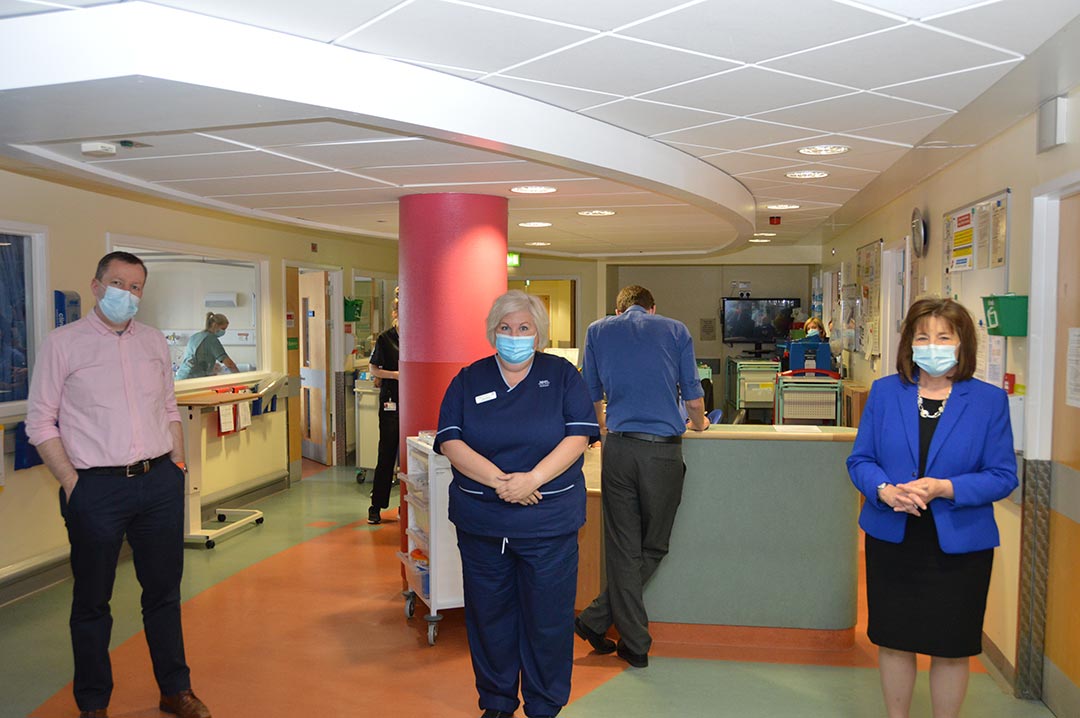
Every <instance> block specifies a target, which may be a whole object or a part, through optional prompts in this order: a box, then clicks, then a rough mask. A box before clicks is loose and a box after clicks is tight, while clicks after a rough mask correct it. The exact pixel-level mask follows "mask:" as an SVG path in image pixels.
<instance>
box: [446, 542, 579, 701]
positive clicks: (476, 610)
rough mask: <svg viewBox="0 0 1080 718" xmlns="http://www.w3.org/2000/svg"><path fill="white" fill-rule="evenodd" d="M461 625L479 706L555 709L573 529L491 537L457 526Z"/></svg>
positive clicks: (566, 671) (570, 611) (567, 660)
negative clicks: (461, 580)
mask: <svg viewBox="0 0 1080 718" xmlns="http://www.w3.org/2000/svg"><path fill="white" fill-rule="evenodd" d="M457 535H458V548H459V549H460V550H461V568H462V574H463V576H464V587H465V627H466V631H467V633H468V637H469V650H470V652H471V654H472V663H473V671H474V672H475V674H476V690H477V692H478V693H479V694H480V701H479V703H480V708H481V709H482V710H488V709H491V710H499V711H505V712H507V713H513V712H514V711H515V710H517V707H518V703H519V702H518V688H519V686H520V688H521V696H522V698H524V700H525V715H526V716H530V717H537V716H555V715H558V713H559V711H560V710H561V709H562V707H563V706H564V705H566V703H567V701H568V700H570V673H571V671H572V669H573V662H574V596H575V594H576V592H577V564H578V545H577V532H576V531H575V532H573V533H569V534H563V535H561V536H551V537H545V538H509V539H502V538H493V537H489V536H478V535H476V534H470V533H468V532H467V531H462V530H461V529H460V528H458V531H457Z"/></svg>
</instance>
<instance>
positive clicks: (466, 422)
mask: <svg viewBox="0 0 1080 718" xmlns="http://www.w3.org/2000/svg"><path fill="white" fill-rule="evenodd" d="M487 337H488V341H489V342H490V343H491V345H492V346H493V347H494V348H495V350H496V353H495V355H493V356H489V357H486V358H484V359H481V360H479V361H477V362H474V363H473V364H471V365H469V366H467V367H465V368H464V369H462V370H461V371H460V372H459V373H458V375H457V376H456V377H454V379H453V381H452V382H451V383H450V386H449V387H448V388H447V390H446V394H445V396H444V397H443V401H442V407H441V409H440V411H439V430H438V434H437V435H436V437H435V450H436V451H438V452H439V453H441V454H444V455H445V456H446V457H447V458H448V459H449V460H450V463H451V464H452V466H453V472H454V480H453V482H452V483H451V485H450V509H449V510H450V520H451V521H452V522H453V523H454V525H455V526H456V527H457V536H458V548H459V549H460V551H461V565H462V573H463V576H464V588H465V622H466V630H467V633H468V638H469V649H470V652H471V654H472V663H473V671H474V673H475V675H476V689H477V692H478V693H479V697H480V700H479V706H480V708H481V709H482V710H483V711H484V712H483V718H508V717H509V716H512V715H513V713H514V711H515V710H517V708H518V705H519V700H518V690H519V687H520V691H521V697H522V698H523V699H524V703H525V715H526V716H529V717H530V718H542V717H543V716H555V715H558V713H559V711H560V710H561V709H562V707H563V706H564V705H566V703H567V701H568V700H569V698H570V674H571V669H572V667H573V654H574V647H573V641H574V596H575V593H576V588H577V564H578V546H577V533H578V529H579V528H581V526H582V525H583V524H584V523H585V477H584V474H583V473H582V466H583V464H584V458H583V454H584V452H585V451H586V449H587V448H588V446H589V443H590V442H591V440H592V438H593V437H597V436H598V435H599V433H600V432H599V425H598V424H597V421H596V413H595V411H594V409H593V404H592V401H590V399H589V393H588V390H587V389H586V387H585V382H584V381H583V380H582V378H581V376H580V374H579V373H578V371H577V370H576V369H575V368H574V366H573V365H572V364H570V363H569V362H568V361H566V360H565V359H563V358H561V357H557V356H554V355H552V354H544V353H541V352H540V351H539V350H541V349H543V348H544V347H545V346H547V343H548V317H547V311H546V310H545V308H544V306H543V304H542V303H541V302H540V300H539V299H537V298H536V297H534V296H530V295H527V294H525V293H524V292H520V291H516V290H513V291H510V292H507V293H506V294H504V295H502V296H501V297H499V298H498V299H496V300H495V303H494V305H493V306H492V308H491V311H490V312H489V313H488V319H487Z"/></svg>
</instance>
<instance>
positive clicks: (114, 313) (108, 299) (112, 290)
mask: <svg viewBox="0 0 1080 718" xmlns="http://www.w3.org/2000/svg"><path fill="white" fill-rule="evenodd" d="M97 305H98V308H99V309H100V310H101V313H102V314H104V315H105V317H106V318H107V319H108V320H109V321H110V322H112V323H113V324H123V323H124V322H126V321H128V320H129V319H131V318H132V317H134V316H135V312H137V311H139V298H138V297H136V296H135V295H134V294H132V293H131V292H129V291H127V290H124V289H120V288H119V287H113V286H108V287H105V296H103V297H102V298H101V299H99V300H98V303H97Z"/></svg>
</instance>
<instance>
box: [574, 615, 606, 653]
mask: <svg viewBox="0 0 1080 718" xmlns="http://www.w3.org/2000/svg"><path fill="white" fill-rule="evenodd" d="M574 633H576V634H578V636H580V637H581V638H582V639H584V640H586V641H588V642H589V645H591V646H592V647H593V650H594V651H596V652H597V653H600V654H602V655H603V654H608V653H611V652H613V651H614V650H615V641H613V640H611V639H610V638H608V637H607V636H605V635H604V634H603V633H597V632H596V631H594V630H592V629H591V628H589V627H588V626H586V625H585V624H584V623H582V622H581V617H580V616H578V617H577V618H575V619H574Z"/></svg>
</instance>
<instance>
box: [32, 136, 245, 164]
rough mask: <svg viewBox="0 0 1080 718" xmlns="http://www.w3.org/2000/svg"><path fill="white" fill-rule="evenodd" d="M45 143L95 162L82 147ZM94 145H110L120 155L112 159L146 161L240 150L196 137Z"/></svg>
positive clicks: (143, 138) (111, 139) (75, 157)
mask: <svg viewBox="0 0 1080 718" xmlns="http://www.w3.org/2000/svg"><path fill="white" fill-rule="evenodd" d="M121 140H126V141H131V142H135V143H138V144H140V145H147V146H146V147H123V146H121V145H120V141H121ZM84 141H86V140H79V141H75V142H43V143H41V146H42V147H44V148H46V149H49V150H51V151H53V152H56V153H57V154H59V155H61V156H63V157H67V158H69V159H73V160H79V161H80V162H92V161H93V160H94V159H98V158H94V157H89V156H86V155H84V154H83V153H82V143H83V142H84ZM91 141H94V142H106V143H109V144H112V145H114V146H115V147H116V155H115V156H114V157H111V158H109V159H117V160H122V159H128V160H130V159H142V158H146V157H169V156H174V155H191V154H208V153H213V152H234V151H236V150H239V149H240V148H239V147H237V146H236V145H231V144H229V143H228V142H222V141H220V140H214V139H210V138H207V137H201V136H199V135H196V134H190V133H184V134H163V135H130V136H122V137H102V138H95V139H93V140H91Z"/></svg>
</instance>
